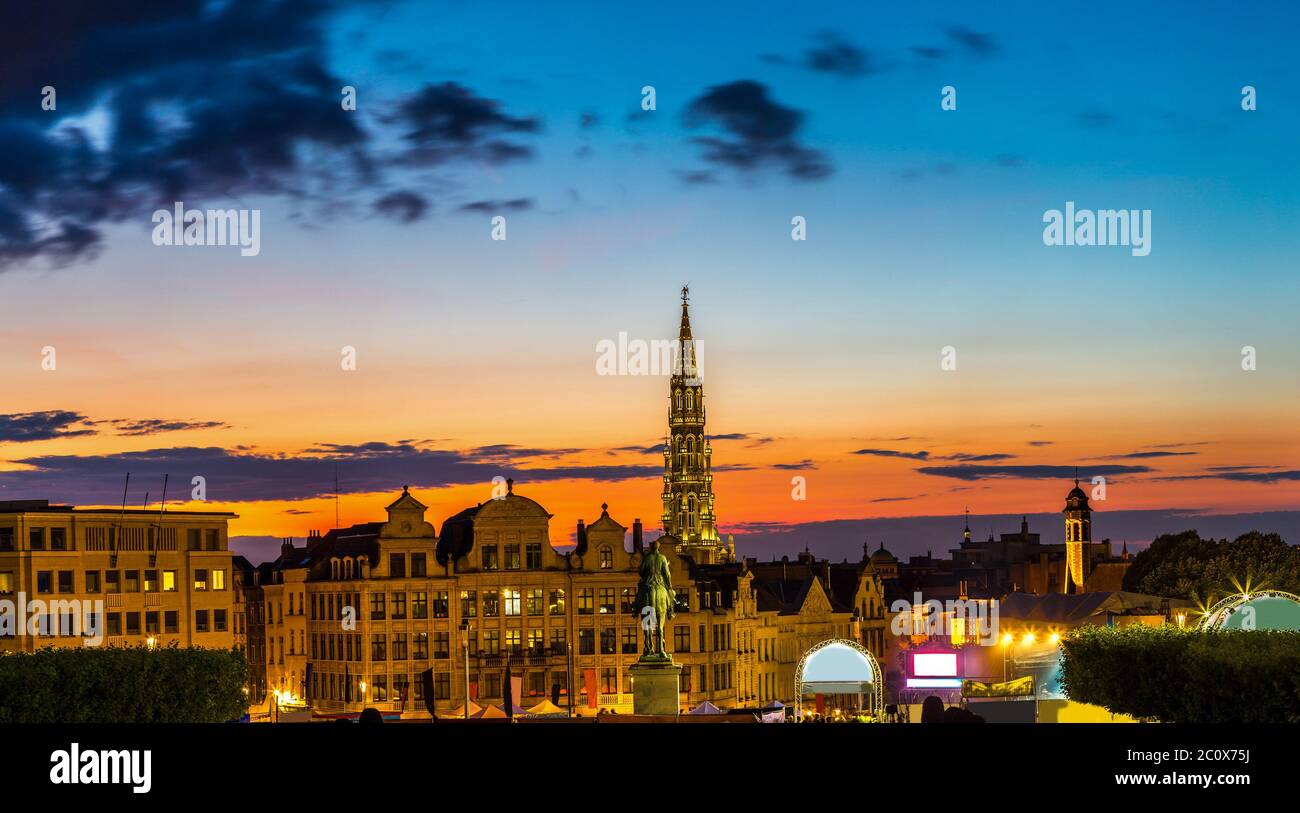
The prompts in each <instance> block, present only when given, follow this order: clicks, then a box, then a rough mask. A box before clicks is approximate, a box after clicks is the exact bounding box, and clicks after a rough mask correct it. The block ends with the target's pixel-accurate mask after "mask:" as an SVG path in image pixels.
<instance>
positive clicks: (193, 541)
mask: <svg viewBox="0 0 1300 813" xmlns="http://www.w3.org/2000/svg"><path fill="white" fill-rule="evenodd" d="M202 540H203V532H202V531H201V530H199V529H198V528H189V529H188V530H186V531H185V541H186V546H187V547H188V548H189V549H190V550H202V549H203V541H202Z"/></svg>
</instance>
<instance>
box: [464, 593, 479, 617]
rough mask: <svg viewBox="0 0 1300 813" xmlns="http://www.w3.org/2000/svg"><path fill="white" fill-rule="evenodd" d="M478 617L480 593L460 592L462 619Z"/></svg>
mask: <svg viewBox="0 0 1300 813" xmlns="http://www.w3.org/2000/svg"><path fill="white" fill-rule="evenodd" d="M476 615H478V593H477V592H475V591H473V590H461V591H460V617H461V618H474V617H475V616H476Z"/></svg>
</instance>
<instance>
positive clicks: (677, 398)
mask: <svg viewBox="0 0 1300 813" xmlns="http://www.w3.org/2000/svg"><path fill="white" fill-rule="evenodd" d="M673 404H674V405H675V406H676V407H677V411H678V412H681V411H682V391H681V390H678V391H677V393H676V396H675V397H674V399H673Z"/></svg>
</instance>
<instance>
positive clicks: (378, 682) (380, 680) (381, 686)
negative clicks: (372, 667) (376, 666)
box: [370, 675, 388, 703]
mask: <svg viewBox="0 0 1300 813" xmlns="http://www.w3.org/2000/svg"><path fill="white" fill-rule="evenodd" d="M370 695H371V697H372V698H374V701H375V702H376V703H384V702H387V700H388V675H375V683H374V685H373V686H371V687H370Z"/></svg>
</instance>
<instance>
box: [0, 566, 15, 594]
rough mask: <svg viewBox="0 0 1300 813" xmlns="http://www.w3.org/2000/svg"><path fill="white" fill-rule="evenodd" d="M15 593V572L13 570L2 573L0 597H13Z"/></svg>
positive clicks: (0, 577) (0, 572)
mask: <svg viewBox="0 0 1300 813" xmlns="http://www.w3.org/2000/svg"><path fill="white" fill-rule="evenodd" d="M13 592H14V572H13V571H12V570H3V571H0V595H6V596H7V595H13Z"/></svg>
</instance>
